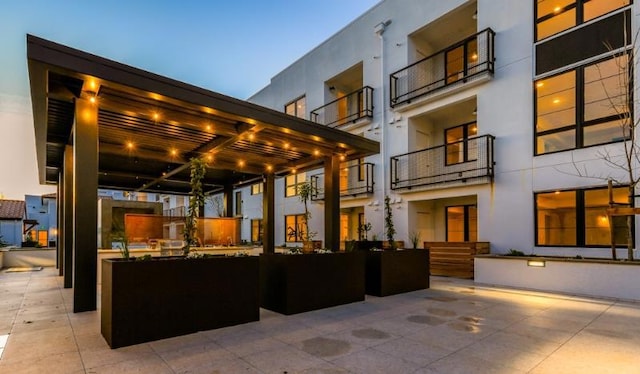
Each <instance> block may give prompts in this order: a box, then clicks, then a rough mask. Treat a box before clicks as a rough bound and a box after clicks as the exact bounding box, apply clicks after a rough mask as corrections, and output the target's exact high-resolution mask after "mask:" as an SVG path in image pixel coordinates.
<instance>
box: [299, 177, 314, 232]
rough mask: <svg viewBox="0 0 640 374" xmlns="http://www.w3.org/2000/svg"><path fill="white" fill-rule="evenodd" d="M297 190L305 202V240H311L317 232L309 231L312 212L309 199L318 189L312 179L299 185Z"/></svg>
mask: <svg viewBox="0 0 640 374" xmlns="http://www.w3.org/2000/svg"><path fill="white" fill-rule="evenodd" d="M297 192H298V197H299V198H300V202H302V203H303V204H304V218H303V224H304V230H305V232H304V234H303V235H304V237H303V240H305V241H311V240H313V237H314V236H316V233H315V232H311V231H309V220H310V219H311V212H309V206H308V202H309V200H311V197H312V196H315V194H316V193H317V192H318V191H317V189H316V188H315V186H314V185H313V184H311V182H310V181H305V182H302V183H300V184H299V185H298V188H297Z"/></svg>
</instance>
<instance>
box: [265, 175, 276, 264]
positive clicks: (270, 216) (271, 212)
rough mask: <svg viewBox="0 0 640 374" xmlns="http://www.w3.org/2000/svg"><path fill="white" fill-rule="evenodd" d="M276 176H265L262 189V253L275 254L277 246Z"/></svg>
mask: <svg viewBox="0 0 640 374" xmlns="http://www.w3.org/2000/svg"><path fill="white" fill-rule="evenodd" d="M274 190H275V176H274V175H273V173H269V174H266V175H265V176H264V182H263V188H262V253H268V254H273V253H275V252H276V245H275V229H276V226H275V221H274V217H275V207H276V204H275V191H274Z"/></svg>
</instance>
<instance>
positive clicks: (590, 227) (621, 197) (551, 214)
mask: <svg viewBox="0 0 640 374" xmlns="http://www.w3.org/2000/svg"><path fill="white" fill-rule="evenodd" d="M628 194H629V190H628V188H627V187H616V188H614V189H613V200H614V201H615V202H616V203H619V204H627V205H626V206H631V205H630V204H628V202H629V196H628ZM608 195H609V193H608V190H607V188H606V187H603V188H594V189H585V190H568V191H554V192H541V193H537V194H536V195H535V204H536V245H538V246H568V247H576V246H577V247H608V246H610V245H611V239H610V236H609V235H610V234H609V233H610V230H609V218H608V216H607V213H606V209H607V207H608V204H609V196H608ZM613 219H614V222H613V223H614V232H615V242H616V245H620V246H625V245H626V241H627V240H626V217H625V216H620V217H613Z"/></svg>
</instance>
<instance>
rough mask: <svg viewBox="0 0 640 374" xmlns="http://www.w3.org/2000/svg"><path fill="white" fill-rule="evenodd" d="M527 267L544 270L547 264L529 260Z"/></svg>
mask: <svg viewBox="0 0 640 374" xmlns="http://www.w3.org/2000/svg"><path fill="white" fill-rule="evenodd" d="M527 266H532V267H534V268H543V267H545V266H546V263H545V262H544V261H542V260H529V261H527Z"/></svg>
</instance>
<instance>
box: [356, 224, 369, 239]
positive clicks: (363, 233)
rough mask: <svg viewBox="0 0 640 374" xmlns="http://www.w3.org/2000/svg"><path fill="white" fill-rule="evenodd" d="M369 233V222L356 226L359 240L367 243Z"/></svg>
mask: <svg viewBox="0 0 640 374" xmlns="http://www.w3.org/2000/svg"><path fill="white" fill-rule="evenodd" d="M369 231H371V222H365V223H363V224H360V226H358V235H359V236H360V240H364V241H365V242H366V241H369Z"/></svg>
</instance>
